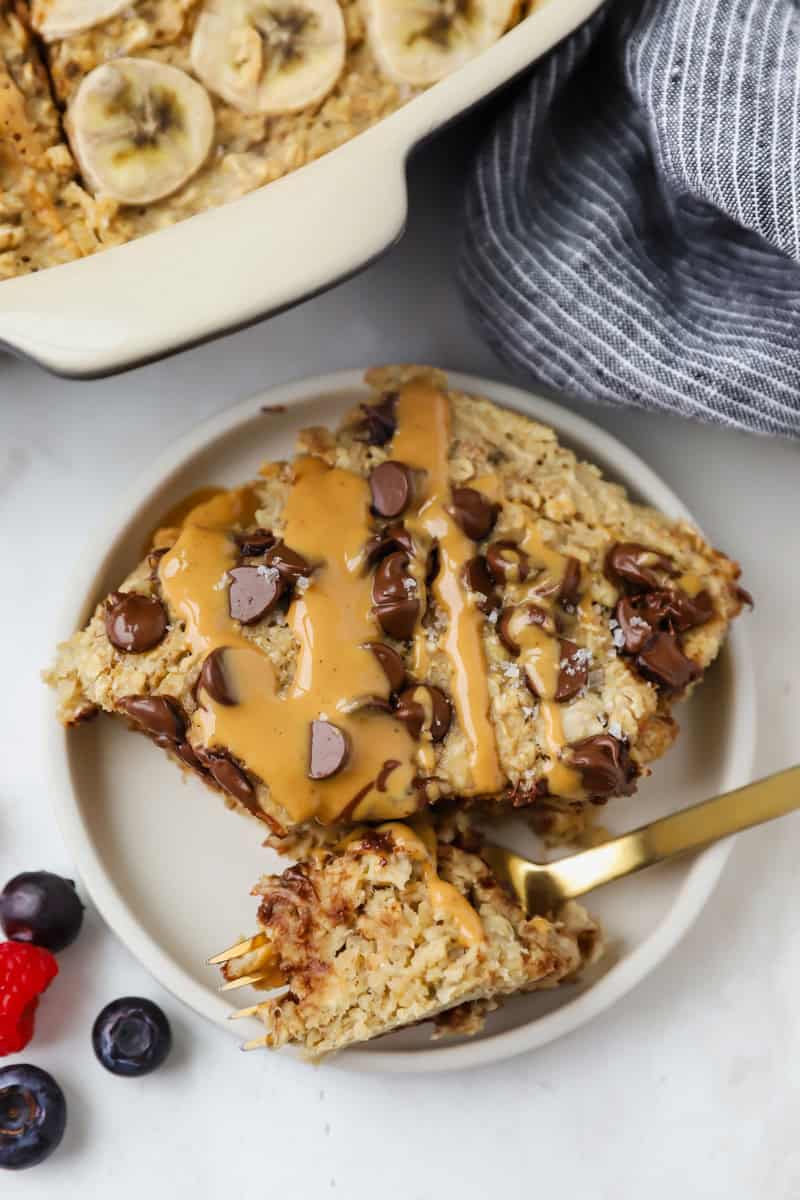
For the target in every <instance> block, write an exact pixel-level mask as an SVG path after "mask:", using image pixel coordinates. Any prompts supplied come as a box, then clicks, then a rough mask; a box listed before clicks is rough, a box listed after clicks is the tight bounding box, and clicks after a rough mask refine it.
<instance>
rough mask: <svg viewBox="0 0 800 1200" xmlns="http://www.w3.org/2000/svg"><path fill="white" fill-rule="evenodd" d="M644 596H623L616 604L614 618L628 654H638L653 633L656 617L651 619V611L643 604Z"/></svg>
mask: <svg viewBox="0 0 800 1200" xmlns="http://www.w3.org/2000/svg"><path fill="white" fill-rule="evenodd" d="M647 599H648V597H647V595H644V596H623V597H622V598H621V599H620V601H619V603H618V604H617V607H616V610H615V613H614V615H615V618H616V620H617V623H618V624H619V627H620V629H621V630H622V636H623V637H624V639H625V650H626V651H627V652H628V654H638V653H639V651H640V650H642V649H643V648H644V647H645V646H646V645H647V643H648V642H649V641H650V638H651V637H652V636H653V634H654V633H655V630H656V628H657V626H658V619H655V620H653V619H652V613H651V612H650V611H649V610H648V609H647V607H646V606H645V603H644V601H646V600H647Z"/></svg>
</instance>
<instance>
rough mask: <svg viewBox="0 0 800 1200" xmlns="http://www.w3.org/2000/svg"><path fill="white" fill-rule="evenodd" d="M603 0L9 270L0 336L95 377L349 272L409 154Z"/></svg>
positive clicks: (391, 220) (567, 2)
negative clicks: (344, 133) (374, 116)
mask: <svg viewBox="0 0 800 1200" xmlns="http://www.w3.org/2000/svg"><path fill="white" fill-rule="evenodd" d="M600 3H601V0H547V3H545V4H544V5H543V6H542V7H541V8H539V9H537V10H536V11H535V12H533V13H532V14H531V15H530V16H529V17H527V18H526V19H525V20H524V21H522V22H521V23H520V24H519V25H518V26H516V28H515V29H513V30H512V31H511V32H510V33H508V34H506V36H505V37H503V38H501V39H500V41H499V42H497V43H496V44H495V45H494V46H492V47H490V49H488V50H486V51H484V52H483V53H482V54H481V55H480V56H479V57H478V58H476V59H474V60H473V61H472V62H470V63H468V64H467V65H466V66H464V67H462V68H461V69H460V70H458V71H456V72H455V73H454V74H453V75H450V76H449V77H448V78H446V79H444V80H442V81H441V82H440V83H438V84H436V85H435V86H434V87H432V88H430V89H429V90H428V91H426V92H424V93H423V94H422V95H420V96H418V97H416V98H415V99H414V100H412V101H411V102H410V103H409V104H407V105H406V106H405V107H404V108H401V109H399V110H398V111H397V112H395V113H393V114H392V115H391V116H389V117H387V118H386V119H385V120H383V121H381V122H380V123H379V124H378V125H375V126H374V127H373V128H372V129H369V130H367V131H366V132H365V133H362V134H360V135H359V136H358V137H356V138H354V139H353V140H352V141H350V142H348V143H346V144H345V145H344V146H340V147H339V148H338V149H336V150H334V151H332V152H331V153H330V154H327V155H326V156H325V157H324V158H321V159H319V160H318V161H317V162H314V163H310V164H309V165H308V166H305V167H302V168H301V169H300V170H299V171H296V172H294V173H293V174H291V175H287V176H286V177H285V178H283V179H280V180H277V181H276V182H275V183H271V184H269V185H268V186H267V187H264V188H262V189H261V190H259V191H257V192H252V193H251V194H250V195H248V196H244V197H243V198H242V199H240V200H236V201H234V202H233V203H231V204H228V205H226V206H225V207H223V208H218V209H215V210H213V211H211V212H206V213H200V214H198V215H197V216H194V217H191V218H189V219H188V220H186V221H183V222H182V223H181V224H179V225H175V226H173V227H172V228H170V229H165V230H161V231H159V232H158V233H155V234H151V235H150V236H148V237H144V238H142V239H140V240H139V241H136V242H132V243H130V244H128V245H126V246H119V247H115V248H114V249H112V250H107V251H105V252H104V253H102V254H97V255H95V256H94V257H92V258H87V259H82V260H81V261H79V262H75V263H67V264H65V265H64V266H60V267H53V268H51V269H50V270H48V271H44V272H42V273H41V274H37V275H28V276H24V277H23V278H20V279H12V280H7V281H5V282H4V283H0V344H3V345H4V346H6V347H7V348H8V349H9V350H12V351H14V352H15V353H18V354H21V355H24V356H26V357H28V358H31V359H33V360H34V361H35V362H37V363H39V364H41V365H42V366H44V367H47V368H48V369H49V370H51V371H56V372H58V373H59V374H63V375H68V376H73V377H78V378H89V377H91V376H96V375H103V374H110V373H112V372H114V371H120V370H123V369H124V368H126V367H130V366H133V365H135V364H137V363H141V362H145V361H148V360H152V359H155V358H158V357H160V356H162V355H165V354H169V353H170V352H172V351H174V350H178V349H181V348H183V347H185V346H188V345H191V344H193V343H196V342H199V341H202V340H204V339H207V338H210V337H213V336H215V335H217V334H221V333H224V332H229V331H230V330H231V329H234V328H236V327H238V326H242V325H245V324H248V323H249V322H252V321H255V320H258V319H259V318H262V317H265V316H268V315H269V314H271V313H274V312H276V311H277V310H279V309H282V308H286V307H287V306H289V305H291V304H295V303H297V302H298V301H299V300H301V299H303V298H305V297H308V296H309V295H312V294H313V293H315V292H318V291H321V290H322V289H324V288H326V287H329V286H330V285H331V284H333V283H335V282H337V281H339V280H341V279H343V278H344V277H346V276H348V275H352V274H353V273H354V272H356V271H358V270H359V269H360V268H362V267H364V266H365V265H366V264H367V263H369V262H371V261H372V260H373V259H375V258H376V257H377V256H378V255H379V254H381V253H382V252H383V251H384V250H386V249H387V248H388V247H389V246H391V245H392V243H393V242H394V241H395V240H396V239H397V238H398V237H399V236H400V234H401V233H402V231H403V226H404V223H405V219H406V210H407V193H406V182H405V162H406V158H407V157H408V154H409V152H410V151H411V150H412V149H413V147H414V146H415V145H417V144H418V143H419V142H420V141H422V140H423V139H424V138H425V137H427V136H428V135H429V134H431V133H433V132H434V131H435V130H437V129H439V128H441V127H442V126H443V125H445V124H446V123H447V122H448V121H450V120H452V118H453V117H456V116H458V114H459V113H462V112H464V111H466V110H467V109H469V108H470V106H472V105H474V104H476V103H477V102H478V101H480V100H482V99H483V98H484V97H486V96H487V95H489V93H490V92H492V91H494V90H495V89H496V88H498V87H500V86H501V85H502V84H504V83H506V82H507V81H508V80H509V79H512V78H513V77H514V76H515V75H517V74H519V72H520V71H522V70H524V69H525V67H527V66H528V65H529V64H530V63H532V62H534V61H535V60H536V59H537V58H539V57H540V55H542V54H544V53H546V51H548V50H549V49H550V48H551V47H552V46H554V45H555V44H556V42H558V41H560V40H561V39H562V38H564V37H566V36H567V34H569V33H571V32H572V30H574V29H576V28H577V26H578V25H580V24H581V23H582V22H583V21H584V20H586V18H587V17H588V16H590V14H591V13H592V12H594V11H595V9H597V8H599V6H600Z"/></svg>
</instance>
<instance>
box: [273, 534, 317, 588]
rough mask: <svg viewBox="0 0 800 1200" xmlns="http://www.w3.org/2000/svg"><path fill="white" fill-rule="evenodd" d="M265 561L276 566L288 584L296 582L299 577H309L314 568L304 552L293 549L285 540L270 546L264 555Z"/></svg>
mask: <svg viewBox="0 0 800 1200" xmlns="http://www.w3.org/2000/svg"><path fill="white" fill-rule="evenodd" d="M264 563H265V564H266V566H268V567H274V568H275V570H276V571H277V572H278V573H279V574H280V577H281V579H283V580H284V582H285V583H286V584H287V585H292V584H295V583H297V581H298V580H299V579H303V578H308V576H309V575H310V574H311V572H312V570H313V568H312V566H311V564H310V563H309V562H308V561H307V560H306V559H305V558H303V556H302V554H298V553H297V551H296V550H291V549H290V548H289V547H288V546H287V545H285V544H284V543H283V542H276V543H275V545H274V546H271V547H270V549H269V550H268V551H267V553H266V554H265V555H264Z"/></svg>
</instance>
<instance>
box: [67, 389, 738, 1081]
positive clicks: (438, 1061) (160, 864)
mask: <svg viewBox="0 0 800 1200" xmlns="http://www.w3.org/2000/svg"><path fill="white" fill-rule="evenodd" d="M450 378H451V381H452V383H453V385H454V386H456V387H459V388H463V389H464V390H466V391H474V392H478V393H482V394H484V395H487V396H489V397H491V398H492V399H493V400H496V401H497V402H498V403H500V404H503V405H505V406H507V407H508V408H515V409H518V410H521V411H523V412H526V413H529V414H530V415H531V416H533V417H536V418H539V419H540V420H542V421H544V422H546V423H547V424H550V425H552V426H553V427H554V428H555V429H556V430H557V432H558V433H559V435H560V437H561V439H562V440H563V441H564V442H565V443H566V444H568V445H570V446H571V447H573V448H574V449H575V450H576V451H577V452H578V453H579V454H581V455H583V456H585V457H586V458H589V459H591V460H592V461H593V462H595V463H597V465H598V466H600V467H601V468H602V469H603V471H604V472H605V473H606V474H607V475H609V476H612V477H614V478H616V479H618V480H619V481H620V482H622V483H624V484H625V485H626V486H627V487H628V488H629V490H630V491H631V492H632V493H633V494H634V495H636V496H637V497H638V498H640V499H643V500H645V501H647V502H649V503H651V504H654V505H655V506H657V507H658V508H661V509H662V510H663V511H665V512H667V513H670V514H671V515H673V516H676V517H677V516H680V515H687V514H686V510H685V509H684V507H683V505H682V504H681V503H680V501H679V500H678V499H677V498H676V497H675V496H674V495H673V494H672V492H671V491H670V490H669V489H668V488H667V487H666V485H665V484H664V483H662V482H661V480H660V479H658V477H657V476H656V475H654V474H653V472H652V471H651V470H650V469H649V468H648V467H646V466H645V465H644V464H643V463H642V462H641V461H640V460H639V459H638V458H637V457H636V456H635V455H634V454H632V453H631V451H630V450H627V449H626V448H625V447H624V446H622V445H621V444H620V443H619V442H617V441H616V440H615V439H614V438H612V437H610V436H609V435H608V434H606V433H604V432H603V431H602V430H600V429H598V428H597V427H596V426H594V425H592V424H591V423H590V422H588V421H586V420H583V419H582V418H580V417H577V416H575V415H573V414H572V413H570V412H568V411H566V410H565V409H562V408H559V407H558V406H557V405H555V404H551V403H549V402H548V401H545V400H542V399H539V398H537V397H535V396H531V395H529V394H528V393H526V392H523V391H519V390H518V389H516V388H510V387H506V386H503V385H501V384H497V383H491V382H489V381H487V380H483V379H476V378H474V377H471V376H465V375H456V374H451V376H450ZM364 391H365V389H363V385H362V384H361V373H360V372H357V371H346V372H341V373H339V374H336V375H329V376H325V377H322V378H317V379H310V380H305V381H302V382H300V383H295V384H290V385H289V386H286V387H281V388H278V389H276V390H274V391H271V392H268V393H265V394H264V395H262V396H255V397H253V398H252V399H250V400H246V401H244V402H243V403H242V404H239V405H237V406H235V407H234V408H232V409H230V410H228V411H227V412H225V413H223V414H222V415H221V416H219V417H217V418H216V419H215V420H213V421H211V422H210V423H208V424H206V425H205V426H202V427H200V428H199V429H197V430H193V431H192V433H191V434H189V435H188V436H187V437H186V438H184V439H183V440H182V441H181V442H180V443H178V444H177V445H176V446H174V447H173V448H172V449H170V450H169V451H167V453H166V454H165V456H164V457H163V458H162V459H161V461H160V462H158V463H157V464H156V465H155V466H154V467H153V469H152V470H151V471H150V472H149V473H148V474H147V475H146V476H145V478H143V479H141V480H140V481H139V483H138V484H137V485H136V486H135V487H134V489H133V490H132V492H131V493H130V494H129V495H128V496H126V497H125V498H124V501H123V503H122V504H121V505H120V506H119V508H118V509H117V513H116V516H115V518H114V519H113V520H112V522H111V524H110V525H109V527H108V529H107V530H106V532H105V535H104V536H101V537H96V538H95V539H93V543H92V549H91V550H90V551H89V553H88V554H87V556H86V558H85V559H84V561H83V562H82V563H81V564H80V565H79V570H78V574H77V577H76V578H77V581H78V582H77V586H76V587H74V588H72V589H70V590H69V591H68V595H69V596H70V597H73V598H74V597H80V600H79V602H78V603H76V602H75V600H74V599H73V600H72V601H71V603H70V605H69V608H68V611H67V612H66V613H65V614H64V621H63V627H62V629H61V633H62V635H63V636H64V637H66V636H68V635H69V634H70V633H71V632H72V630H73V629H74V628H76V627H77V626H78V625H79V624H81V623H82V622H83V621H85V620H86V618H87V617H88V615H89V613H90V612H91V610H92V608H93V606H94V605H95V603H96V601H97V599H98V598H99V597H100V596H102V595H103V594H105V593H106V592H108V591H110V590H111V589H112V588H113V587H114V586H115V585H116V584H117V583H118V582H119V580H120V578H122V576H123V575H124V574H125V573H126V572H127V571H128V570H129V569H130V568H131V567H133V565H134V564H135V562H136V561H137V559H138V558H139V556H140V552H141V549H142V538H143V531H147V530H149V529H151V528H153V527H154V526H155V525H156V524H157V523H158V520H159V517H160V516H161V515H162V514H163V513H164V512H165V511H166V510H167V509H168V508H169V507H170V506H171V505H172V504H174V503H175V502H176V501H177V500H179V499H180V498H181V497H182V496H184V495H186V494H187V493H189V492H191V491H193V490H194V489H195V488H197V487H198V486H200V485H201V484H208V483H211V484H231V483H235V482H239V481H241V480H242V479H246V478H248V477H249V476H251V475H252V474H254V473H255V471H256V468H257V467H258V465H259V463H260V462H261V461H262V460H264V459H267V458H276V457H282V456H285V455H288V454H289V453H290V452H291V450H292V447H293V438H294V435H295V433H296V431H297V430H298V429H299V428H301V427H303V426H305V425H309V424H332V423H334V422H335V421H336V419H337V418H338V417H339V415H340V414H341V413H342V412H343V411H344V410H345V408H347V407H349V406H350V405H352V404H353V402H354V400H355V399H356V398H357V397H358V396H359V395H362V394H364ZM265 404H269V405H282V406H285V411H283V412H271V413H263V412H262V411H261V407H262V405H265ZM98 546H99V547H101V548H104V549H101V550H100V551H98V550H97V549H96V547H98ZM680 723H681V725H682V726H683V727H684V729H683V734H682V737H681V738H679V740H678V743H677V745H676V747H675V748H674V749H673V750H672V751H670V753H669V754H668V755H667V757H666V759H665V760H664V761H663V762H661V763H659V764H657V765H656V769H655V774H654V777H653V778H652V779H650V780H648V781H647V782H645V783H644V784H643V785H642V786H641V788H640V789H639V792H638V794H637V796H635V797H632V798H631V799H628V800H618V801H615V802H614V803H612V804H611V805H610V806H609V808H608V809H607V810H606V813H605V814H604V817H605V818H607V819H606V821H605V823H606V824H607V825H608V826H609V827H611V828H612V829H614V830H615V831H620V832H621V831H623V830H625V829H629V828H632V827H633V826H635V825H638V824H641V823H642V822H644V821H646V820H649V819H651V818H653V817H655V816H657V815H661V814H663V813H665V812H668V811H670V810H672V809H674V808H682V807H684V806H685V805H687V804H691V803H694V802H696V801H698V800H701V799H704V798H706V797H708V796H711V795H714V794H715V793H718V792H722V791H726V790H728V789H731V788H734V787H737V786H740V785H741V784H743V783H745V782H747V781H748V780H749V778H750V771H751V766H752V759H753V749H754V741H755V706H754V703H753V683H752V677H751V669H750V663H749V655H748V651H747V643H746V639H745V635H744V633H743V632H742V631H741V629H739V628H734V630H733V631H732V634H731V637H730V638H729V641H728V643H727V648H726V650H725V652H724V654H723V655H722V656H721V658H720V660H719V662H718V663H717V664H716V665H715V666H714V667H713V669H712V670H711V671H710V672H709V674H708V677H707V679H706V681H705V683H704V685H703V687H702V688H701V689H699V691H698V692H697V694H696V695H695V696H694V697H693V698H692V700H691V701H690V702H689V703H688V704H687V705H686V706H685V707H684V708H683V709H682V711H681V713H680ZM47 741H48V744H49V746H50V749H51V758H52V763H53V768H54V772H55V787H54V796H55V798H56V804H57V810H58V818H59V822H60V824H61V827H62V830H63V834H64V837H65V838H66V841H67V843H68V846H69V848H70V851H71V853H72V855H73V856H74V858H75V861H76V864H77V866H78V869H79V871H80V874H81V876H82V878H83V881H84V883H85V885H86V887H87V889H88V890H89V892H90V894H91V896H92V899H93V900H94V902H95V904H96V905H97V907H98V909H99V910H100V912H101V913H102V914H103V916H104V917H105V919H106V920H107V921H108V923H109V925H111V927H112V929H114V930H115V932H116V933H117V934H118V935H119V937H120V938H121V939H122V940H123V941H124V942H125V943H126V945H127V946H128V947H129V948H130V949H131V950H132V952H133V953H134V954H135V955H136V956H137V957H138V958H139V959H140V960H141V962H142V963H143V964H144V966H145V967H147V969H148V970H149V971H151V973H152V974H153V975H154V976H155V977H156V978H157V979H158V980H159V981H160V982H161V983H162V984H164V985H165V986H166V987H167V988H169V989H170V990H171V991H172V992H174V994H175V995H176V996H178V997H179V998H180V999H182V1000H184V1001H185V1002H186V1003H187V1004H189V1005H190V1006H191V1007H192V1008H194V1009H196V1010H197V1011H198V1012H200V1013H203V1014H204V1015H205V1016H207V1017H210V1018H211V1020H213V1021H218V1022H220V1023H221V1024H224V1023H225V1021H226V1018H227V1017H228V1015H229V1013H230V1012H231V1010H232V1008H234V1007H238V1006H240V1005H241V1004H243V1003H248V1001H247V1000H245V999H243V993H242V992H237V993H236V998H235V1004H234V1003H233V1002H232V1001H231V1000H229V999H228V998H226V997H223V996H221V995H220V994H219V992H218V991H217V985H218V982H219V979H218V975H217V972H216V971H214V970H213V969H211V968H209V967H207V966H205V959H206V958H207V957H208V955H209V954H211V953H213V952H215V951H217V950H220V949H222V948H223V947H224V946H227V945H229V944H230V943H231V942H233V941H235V940H236V938H237V936H239V935H243V934H246V933H249V932H251V931H252V929H253V927H254V917H255V907H256V906H255V901H254V900H253V899H252V897H250V896H249V894H248V893H249V890H250V887H251V886H252V884H253V883H254V882H255V880H256V879H257V878H258V876H259V875H260V874H262V873H264V872H266V871H270V870H272V869H273V866H274V865H275V864H276V863H277V862H278V860H277V858H276V856H275V855H273V854H272V853H271V852H270V851H266V850H264V849H263V848H262V847H261V846H260V840H261V838H262V836H263V831H262V829H261V827H260V826H259V825H258V824H257V823H256V822H255V821H251V820H249V819H248V818H245V817H239V816H236V815H234V814H232V813H230V812H228V811H227V810H226V809H225V807H224V805H223V804H222V802H221V800H220V798H219V796H218V795H216V794H214V793H212V792H210V791H208V790H207V789H206V788H204V787H203V785H202V784H201V783H200V782H199V781H198V780H194V779H187V780H185V781H183V780H182V778H181V776H180V775H179V773H178V772H177V771H176V769H175V767H174V766H173V764H172V763H170V762H169V761H168V760H167V759H166V758H165V757H164V756H163V755H161V754H160V753H157V752H156V751H155V750H154V748H153V747H152V746H151V745H150V744H149V743H148V742H147V741H146V740H145V739H144V738H140V737H131V736H129V734H128V733H127V731H126V730H125V729H124V727H123V726H122V725H121V723H118V722H116V721H111V720H108V719H106V718H105V717H101V718H100V719H98V720H97V721H93V722H91V723H90V724H88V725H86V726H84V727H82V728H79V729H77V730H72V731H70V732H69V733H68V734H65V733H64V731H62V730H60V728H59V727H58V726H57V725H56V723H55V721H51V723H50V724H49V726H48V734H47ZM528 836H530V835H528ZM519 845H520V846H525V847H526V848H527V849H528V850H529V851H533V850H534V844H533V839H532V838H530V841H529V842H527V843H525V842H524V841H522V842H520V843H519ZM729 851H730V843H727V844H725V843H723V844H719V845H717V846H714V847H712V848H711V849H709V850H707V851H705V852H704V853H702V854H701V855H698V856H697V857H695V858H694V859H692V860H687V861H683V862H680V863H675V864H671V865H670V866H668V867H662V868H659V869H656V870H653V871H648V872H647V873H645V874H642V875H638V876H635V877H634V878H632V879H629V880H625V881H623V882H622V883H618V884H616V885H614V887H613V888H607V889H605V891H601V892H599V893H597V895H596V896H594V897H592V898H591V908H592V909H593V910H594V911H595V912H597V913H599V915H600V916H601V918H602V919H603V921H604V922H605V924H606V927H607V930H608V934H609V936H610V941H611V952H610V953H609V955H608V957H607V959H606V960H605V962H604V963H602V964H601V965H600V966H599V967H598V968H597V969H596V971H595V972H594V973H593V974H591V975H590V976H587V977H586V978H585V979H584V980H583V981H582V982H581V983H580V984H578V985H575V986H571V987H565V988H562V989H558V990H556V991H553V992H546V993H542V994H541V995H535V994H534V995H530V996H525V997H520V998H517V999H516V1000H513V1001H511V1002H510V1003H509V1004H507V1005H506V1006H505V1007H504V1008H503V1009H501V1011H500V1012H499V1013H496V1014H494V1015H493V1016H492V1017H491V1018H490V1020H489V1022H488V1024H487V1028H486V1030H485V1031H484V1033H483V1034H482V1035H481V1036H480V1037H478V1038H473V1039H464V1040H461V1039H459V1040H458V1041H450V1040H448V1039H445V1040H444V1041H443V1042H434V1043H432V1042H430V1041H429V1039H428V1031H427V1030H426V1029H425V1028H424V1027H422V1028H414V1029H410V1030H407V1031H403V1032H400V1033H397V1034H392V1035H391V1036H389V1037H387V1038H383V1039H381V1040H380V1041H379V1042H378V1043H376V1044H375V1045H374V1048H373V1047H366V1048H364V1049H363V1050H358V1051H356V1050H351V1051H347V1052H345V1053H344V1054H342V1055H340V1056H339V1057H338V1058H336V1059H334V1060H333V1061H334V1062H337V1063H339V1064H341V1065H343V1066H349V1067H357V1068H359V1069H362V1070H390V1071H423V1070H424V1071H430V1070H439V1069H449V1068H455V1067H466V1066H474V1065H475V1064H477V1063H484V1062H490V1061H496V1060H498V1059H502V1058H507V1057H509V1056H510V1055H513V1054H518V1053H520V1052H521V1051H524V1050H530V1049H533V1048H534V1047H536V1046H541V1045H544V1043H546V1042H549V1041H552V1040H553V1039H554V1038H557V1037H560V1036H561V1035H562V1034H564V1033H567V1032H569V1031H570V1030H573V1029H576V1028H577V1027H578V1026H579V1025H582V1024H584V1022H586V1021H588V1020H589V1019H590V1018H591V1017H593V1016H595V1015H596V1014H597V1013H599V1012H601V1011H602V1010H603V1009H605V1008H607V1007H608V1006H609V1005H610V1004H612V1003H613V1002H614V1001H615V1000H616V999H618V998H619V997H620V996H622V995H624V994H625V993H626V992H627V991H629V990H630V989H631V988H632V987H633V986H634V984H636V983H638V981H639V980H640V979H642V978H644V976H645V975H647V974H648V972H649V971H651V970H652V969H653V968H654V967H655V966H656V965H657V964H658V963H659V962H660V961H661V960H662V959H663V958H664V956H665V955H666V954H667V953H668V952H669V951H670V950H671V949H672V947H673V946H675V944H676V943H677V942H678V940H679V939H680V938H681V937H682V936H683V934H684V933H685V932H686V930H687V929H688V928H689V926H690V924H691V923H692V921H693V920H694V919H695V917H696V916H697V914H698V913H699V912H700V910H701V909H702V907H703V905H704V904H705V902H706V900H707V899H708V896H709V894H710V892H711V890H712V888H713V887H714V884H715V883H716V881H717V879H718V877H719V874H720V872H721V870H722V867H723V865H724V863H725V860H726V858H727V856H728V853H729ZM244 1024H245V1023H244V1022H239V1023H237V1025H236V1026H235V1027H231V1026H230V1025H228V1026H227V1028H228V1029H231V1028H233V1030H234V1032H235V1033H236V1035H237V1036H238V1037H241V1036H242V1033H243V1029H242V1026H243V1025H244ZM244 1032H245V1033H246V1032H247V1031H246V1030H245V1031H244Z"/></svg>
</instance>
